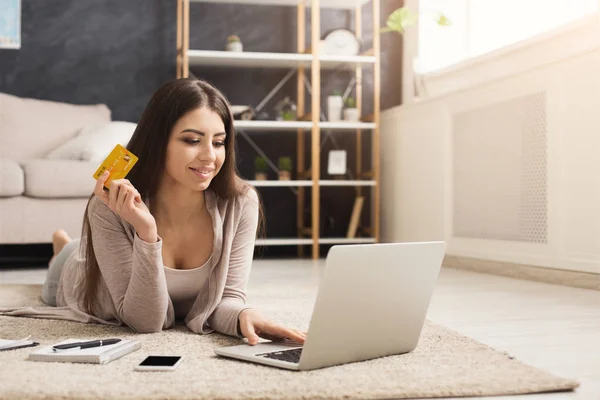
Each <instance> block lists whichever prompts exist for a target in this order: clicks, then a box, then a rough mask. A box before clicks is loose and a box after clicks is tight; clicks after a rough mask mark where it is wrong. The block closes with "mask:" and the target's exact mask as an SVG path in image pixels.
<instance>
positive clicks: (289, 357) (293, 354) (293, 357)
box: [257, 347, 302, 364]
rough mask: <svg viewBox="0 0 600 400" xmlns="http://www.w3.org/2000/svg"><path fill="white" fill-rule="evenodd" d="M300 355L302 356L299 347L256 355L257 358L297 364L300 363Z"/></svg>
mask: <svg viewBox="0 0 600 400" xmlns="http://www.w3.org/2000/svg"><path fill="white" fill-rule="evenodd" d="M300 354H302V347H300V348H298V349H290V350H282V351H273V352H270V353H263V354H257V356H260V357H265V358H271V359H273V360H281V361H287V362H290V363H295V364H297V363H299V362H300Z"/></svg>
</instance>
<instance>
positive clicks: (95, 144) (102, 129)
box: [46, 121, 137, 162]
mask: <svg viewBox="0 0 600 400" xmlns="http://www.w3.org/2000/svg"><path fill="white" fill-rule="evenodd" d="M136 127H137V124H134V123H133V122H125V121H111V122H106V123H104V124H101V125H94V126H89V127H86V128H83V129H82V130H81V131H80V132H79V134H78V135H77V136H76V137H74V138H73V139H70V140H69V141H67V142H66V143H63V144H62V145H61V146H58V147H57V148H56V149H54V150H52V151H51V152H50V154H48V155H47V156H46V158H49V159H53V160H58V159H62V160H84V161H98V162H100V161H103V160H104V159H105V158H106V157H108V155H109V154H110V152H111V151H112V149H113V148H114V147H115V146H116V145H117V143H119V144H121V145H122V146H123V147H127V144H128V143H129V141H130V140H131V137H132V136H133V132H134V131H135V128H136Z"/></svg>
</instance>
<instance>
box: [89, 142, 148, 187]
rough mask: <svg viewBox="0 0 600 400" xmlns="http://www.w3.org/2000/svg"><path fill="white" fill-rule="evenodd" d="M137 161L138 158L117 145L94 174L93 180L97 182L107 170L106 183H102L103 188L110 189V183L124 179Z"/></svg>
mask: <svg viewBox="0 0 600 400" xmlns="http://www.w3.org/2000/svg"><path fill="white" fill-rule="evenodd" d="M137 160H138V158H137V156H136V155H135V154H133V153H132V152H130V151H129V150H127V149H126V148H125V147H123V146H121V145H120V144H117V145H116V146H115V148H114V149H113V150H112V151H111V152H110V154H109V155H108V157H106V160H104V161H103V162H102V164H101V165H100V167H98V170H97V171H96V172H95V173H94V179H96V180H98V178H100V176H102V174H103V173H104V171H106V170H108V172H109V175H108V178H107V179H106V182H104V187H106V188H108V189H110V182H111V181H113V180H115V179H123V178H125V177H126V176H127V174H128V173H129V171H131V168H133V166H134V165H135V163H136V162H137Z"/></svg>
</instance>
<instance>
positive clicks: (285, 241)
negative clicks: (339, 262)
mask: <svg viewBox="0 0 600 400" xmlns="http://www.w3.org/2000/svg"><path fill="white" fill-rule="evenodd" d="M366 243H375V238H352V239H348V238H343V237H342V238H319V244H366ZM300 244H301V245H312V239H311V238H282V239H257V240H256V245H257V246H297V245H300Z"/></svg>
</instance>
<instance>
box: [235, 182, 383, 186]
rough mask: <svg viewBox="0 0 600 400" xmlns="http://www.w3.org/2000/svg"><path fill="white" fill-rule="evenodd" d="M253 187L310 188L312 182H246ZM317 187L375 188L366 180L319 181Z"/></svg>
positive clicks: (373, 184)
mask: <svg viewBox="0 0 600 400" xmlns="http://www.w3.org/2000/svg"><path fill="white" fill-rule="evenodd" d="M246 182H248V183H249V184H251V185H252V186H255V187H300V186H312V181H308V180H302V181H279V180H267V181H246ZM319 186H375V181H367V180H355V181H346V180H320V181H319Z"/></svg>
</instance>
